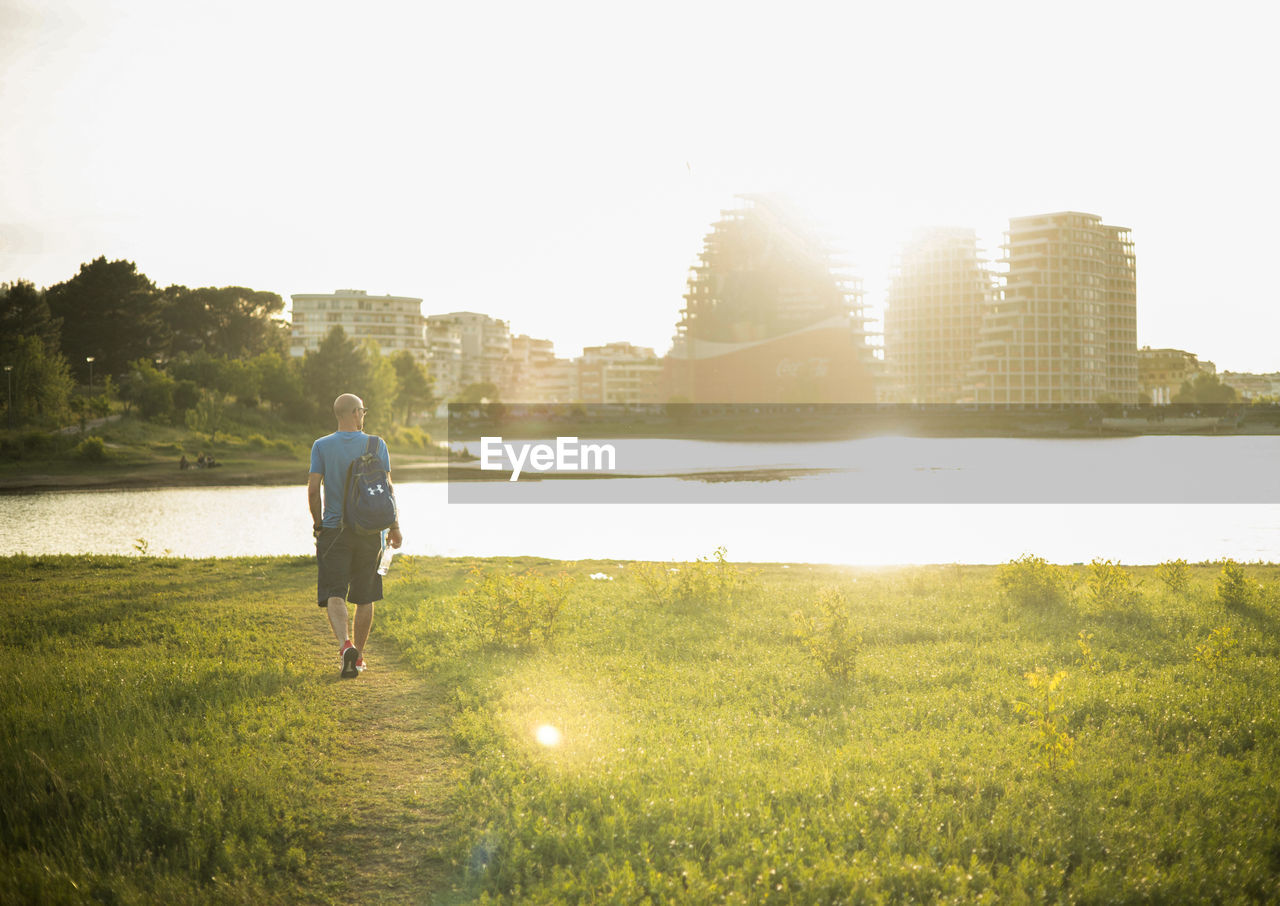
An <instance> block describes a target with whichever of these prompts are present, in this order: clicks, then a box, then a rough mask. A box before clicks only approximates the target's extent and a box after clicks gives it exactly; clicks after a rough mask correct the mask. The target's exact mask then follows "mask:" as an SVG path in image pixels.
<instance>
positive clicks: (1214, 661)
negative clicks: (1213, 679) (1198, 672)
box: [1191, 626, 1236, 670]
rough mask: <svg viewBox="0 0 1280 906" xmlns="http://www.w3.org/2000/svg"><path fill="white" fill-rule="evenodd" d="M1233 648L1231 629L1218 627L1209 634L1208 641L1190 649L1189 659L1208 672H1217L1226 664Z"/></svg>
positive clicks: (1234, 642) (1234, 641) (1234, 645)
mask: <svg viewBox="0 0 1280 906" xmlns="http://www.w3.org/2000/svg"><path fill="white" fill-rule="evenodd" d="M1235 647H1236V640H1235V639H1234V638H1232V636H1231V627H1230V626H1219V627H1218V628H1217V629H1215V630H1213V631H1212V632H1211V633H1209V638H1208V639H1206V640H1205V641H1204V642H1203V643H1201V644H1199V645H1196V646H1194V647H1193V648H1192V651H1191V659H1192V660H1193V661H1195V662H1196V663H1197V664H1201V665H1203V666H1204V667H1206V668H1207V669H1209V670H1217V669H1218V668H1219V667H1220V666H1222V665H1223V664H1224V663H1226V660H1227V658H1228V656H1229V655H1230V654H1231V650H1232V649H1233V648H1235Z"/></svg>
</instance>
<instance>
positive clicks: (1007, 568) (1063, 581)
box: [996, 554, 1067, 607]
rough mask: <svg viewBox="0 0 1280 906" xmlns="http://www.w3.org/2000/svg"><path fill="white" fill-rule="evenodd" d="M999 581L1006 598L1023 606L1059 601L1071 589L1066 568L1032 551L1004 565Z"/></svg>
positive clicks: (1049, 604)
mask: <svg viewBox="0 0 1280 906" xmlns="http://www.w3.org/2000/svg"><path fill="white" fill-rule="evenodd" d="M996 581H997V582H998V583H999V585H1000V590H1001V592H1002V593H1003V594H1004V596H1005V599H1006V600H1008V601H1010V602H1011V603H1013V604H1016V605H1017V606H1019V607H1048V606H1051V605H1053V604H1059V603H1061V602H1062V600H1063V597H1064V596H1065V594H1066V589H1067V574H1066V571H1065V570H1064V569H1063V568H1062V567H1060V566H1055V565H1054V564H1052V563H1050V562H1049V561H1048V560H1046V559H1044V558H1043V557H1035V556H1032V555H1031V554H1024V555H1023V556H1021V557H1019V558H1018V559H1017V560H1010V561H1009V562H1008V563H1005V564H1002V565H1001V566H1000V568H999V569H998V570H997V572H996Z"/></svg>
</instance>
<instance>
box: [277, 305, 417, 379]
mask: <svg viewBox="0 0 1280 906" xmlns="http://www.w3.org/2000/svg"><path fill="white" fill-rule="evenodd" d="M292 298H293V331H292V335H291V338H290V342H289V353H290V355H295V356H303V355H306V354H307V353H308V352H314V351H315V350H317V349H319V347H320V341H321V340H323V339H324V337H325V334H327V333H328V332H329V331H330V330H332V329H333V328H334V327H341V328H342V329H343V331H344V332H345V333H346V334H347V336H349V337H351V338H352V339H354V340H355V341H356V342H357V343H360V342H363V341H365V340H374V341H376V342H377V344H378V347H379V348H380V349H381V350H382V352H383V354H384V355H392V354H394V353H396V352H399V351H401V350H408V351H409V352H410V353H412V354H413V357H414V359H416V360H417V361H418V362H419V363H421V364H423V365H425V364H427V358H428V356H427V344H426V339H425V336H424V334H423V322H422V300H421V299H415V298H413V297H411V296H370V295H369V294H368V293H366V292H365V291H364V290H362V289H340V290H338V291H337V292H334V293H330V294H327V295H313V294H305V293H304V294H298V295H295V296H293V297H292Z"/></svg>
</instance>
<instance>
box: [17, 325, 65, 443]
mask: <svg viewBox="0 0 1280 906" xmlns="http://www.w3.org/2000/svg"><path fill="white" fill-rule="evenodd" d="M11 357H12V359H13V372H12V374H11V375H10V377H11V379H12V381H13V415H14V418H13V422H14V424H15V425H16V424H20V423H23V422H30V421H35V420H44V421H52V420H55V419H60V418H61V417H62V416H63V415H64V414H66V412H67V411H68V400H69V399H70V397H71V391H72V389H73V388H74V386H75V382H74V381H73V380H72V379H71V368H70V367H69V366H68V365H67V360H66V359H65V358H63V357H62V355H61V354H60V353H58V352H57V351H56V350H50V349H48V348H47V347H46V346H45V344H44V343H43V341H41V339H40V338H39V337H34V336H33V337H18V338H17V341H16V343H15V344H14V348H13V351H12V353H11ZM5 392H6V393H7V392H8V387H7V384H6V388H5Z"/></svg>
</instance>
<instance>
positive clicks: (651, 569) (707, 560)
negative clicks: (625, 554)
mask: <svg viewBox="0 0 1280 906" xmlns="http://www.w3.org/2000/svg"><path fill="white" fill-rule="evenodd" d="M726 554H727V551H726V550H725V548H724V547H723V546H722V547H717V548H716V549H715V551H714V552H713V553H712V555H711V556H710V557H699V558H698V559H697V560H694V561H692V562H685V563H680V564H678V565H671V564H666V563H637V564H635V566H634V567H633V568H632V575H634V576H635V577H636V578H637V579H638V580H639V581H640V583H641V584H642V585H643V586H644V588H645V591H646V592H647V594H648V595H649V597H651V598H652V599H653V600H654V601H655V602H657V603H658V604H661V605H664V606H665V605H670V604H677V603H678V604H721V605H725V604H730V603H732V602H733V599H734V597H735V596H736V595H740V594H741V593H742V592H744V591H747V590H749V589H750V588H751V585H752V580H751V578H750V577H749V575H748V574H746V573H744V572H743V571H742V570H740V569H738V567H737V566H736V565H735V564H733V563H730V562H729V560H728V559H727V557H726Z"/></svg>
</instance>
